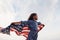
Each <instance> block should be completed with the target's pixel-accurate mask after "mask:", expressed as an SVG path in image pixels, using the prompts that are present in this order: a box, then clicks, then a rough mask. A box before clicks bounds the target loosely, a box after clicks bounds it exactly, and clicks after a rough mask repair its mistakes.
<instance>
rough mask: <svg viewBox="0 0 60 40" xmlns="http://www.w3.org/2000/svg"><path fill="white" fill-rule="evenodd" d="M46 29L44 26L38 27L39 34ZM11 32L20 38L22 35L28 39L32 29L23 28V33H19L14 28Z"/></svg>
mask: <svg viewBox="0 0 60 40" xmlns="http://www.w3.org/2000/svg"><path fill="white" fill-rule="evenodd" d="M43 27H44V24H40V25H38V32H39V31H40V30H41V29H42V28H43ZM10 31H11V32H15V33H16V34H17V35H18V36H20V35H22V36H24V37H26V38H27V37H28V34H29V32H30V29H29V28H28V27H23V30H22V31H21V32H18V31H17V30H16V29H14V28H10Z"/></svg>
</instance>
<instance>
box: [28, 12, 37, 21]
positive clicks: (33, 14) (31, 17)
mask: <svg viewBox="0 0 60 40" xmlns="http://www.w3.org/2000/svg"><path fill="white" fill-rule="evenodd" d="M36 15H37V14H36V13H32V14H31V15H30V17H29V18H28V20H34V19H33V16H36Z"/></svg>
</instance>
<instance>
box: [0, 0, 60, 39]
mask: <svg viewBox="0 0 60 40" xmlns="http://www.w3.org/2000/svg"><path fill="white" fill-rule="evenodd" d="M33 12H34V13H37V14H38V18H39V19H38V21H40V22H41V23H43V24H45V27H44V28H43V29H42V30H41V31H40V32H39V33H38V40H60V0H0V27H4V28H5V27H7V26H8V25H10V24H11V23H12V22H18V21H21V20H22V21H25V20H27V19H28V17H29V15H30V14H31V13H33ZM0 39H1V40H25V38H24V37H23V36H17V35H16V34H15V33H14V32H11V35H10V36H9V35H6V34H1V33H0Z"/></svg>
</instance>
